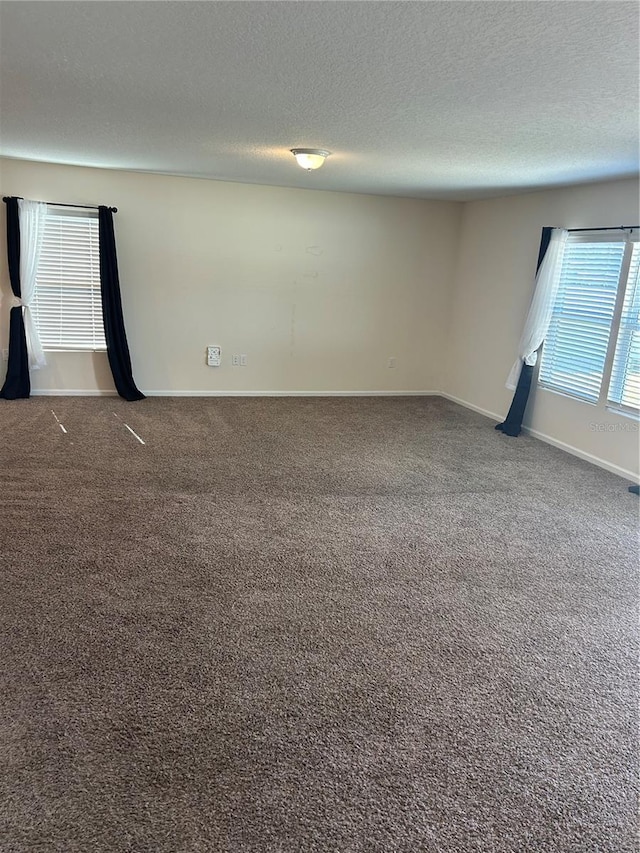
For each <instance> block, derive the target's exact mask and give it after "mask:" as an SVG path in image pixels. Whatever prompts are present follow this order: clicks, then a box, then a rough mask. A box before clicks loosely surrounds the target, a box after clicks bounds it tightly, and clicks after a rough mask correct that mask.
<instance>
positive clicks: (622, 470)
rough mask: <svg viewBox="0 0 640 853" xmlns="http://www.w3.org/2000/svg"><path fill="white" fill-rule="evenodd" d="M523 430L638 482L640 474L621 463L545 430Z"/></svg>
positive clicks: (527, 428) (573, 454)
mask: <svg viewBox="0 0 640 853" xmlns="http://www.w3.org/2000/svg"><path fill="white" fill-rule="evenodd" d="M522 431H523V432H525V433H527V435H531V436H533V438H537V439H539V440H540V441H544V442H545V444H551V445H553V447H558V448H559V449H560V450H564V451H565V452H566V453H570V454H571V455H572V456H577V457H578V458H579V459H584V460H585V462H591V464H592V465H597V466H598V468H604V469H605V470H606V471H610V472H611V473H612V474H617V475H618V476H619V477H624V479H625V480H631V482H632V483H637V482H638V475H637V474H634V473H633V471H628V470H627V469H626V468H621V467H620V466H619V465H614V464H613V463H612V462H607V460H606V459H601V458H600V457H599V456H594V455H593V454H592V453H586V452H585V451H584V450H579V449H578V448H577V447H574V446H573V445H571V444H566V442H564V441H559V440H558V439H557V438H553V437H552V436H550V435H546V433H544V432H540V431H539V430H537V429H529V427H522Z"/></svg>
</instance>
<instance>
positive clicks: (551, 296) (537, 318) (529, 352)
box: [505, 228, 569, 391]
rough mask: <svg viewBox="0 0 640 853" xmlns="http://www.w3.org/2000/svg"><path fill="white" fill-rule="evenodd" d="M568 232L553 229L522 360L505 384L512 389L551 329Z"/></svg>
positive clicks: (526, 328)
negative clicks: (521, 371) (523, 368)
mask: <svg viewBox="0 0 640 853" xmlns="http://www.w3.org/2000/svg"><path fill="white" fill-rule="evenodd" d="M568 234H569V232H568V231H567V230H566V228H554V229H553V230H552V232H551V239H550V241H549V246H548V247H547V251H546V253H545V256H544V260H543V261H542V263H541V264H540V269H539V270H538V274H537V275H536V288H535V291H534V294H533V299H532V300H531V307H530V308H529V313H528V314H527V320H526V323H525V324H524V329H523V330H522V335H521V337H520V343H519V344H518V359H517V361H516V362H515V363H514V365H513V367H512V368H511V373H510V374H509V376H508V378H507V381H506V383H505V384H506V387H507V388H510V389H511V390H512V391H513V390H515V388H516V385H517V384H518V378H519V377H520V370H521V368H522V362H523V361H524V363H525V364H531V365H533V364H535V363H536V360H537V357H538V350H539V349H540V347H541V346H542V344H543V343H544V339H545V337H546V335H547V332H548V331H549V323H550V322H551V314H552V312H553V304H554V302H555V299H556V294H557V292H558V282H559V281H560V267H561V265H562V256H563V254H564V247H565V246H566V244H567V235H568Z"/></svg>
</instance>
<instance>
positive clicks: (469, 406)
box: [440, 391, 504, 423]
mask: <svg viewBox="0 0 640 853" xmlns="http://www.w3.org/2000/svg"><path fill="white" fill-rule="evenodd" d="M440 396H441V397H444V398H445V399H446V400H451V402H452V403H457V404H458V405H459V406H464V407H465V409H473V411H474V412H478V414H480V415H484V416H485V418H492V420H494V421H497V422H498V423H501V422H502V421H503V420H504V415H497V414H496V413H495V412H490V411H489V410H488V409H481V408H480V406H475V405H474V404H473V403H467V401H466V400H461V399H460V398H459V397H454V396H453V395H452V394H445V393H444V391H441V392H440Z"/></svg>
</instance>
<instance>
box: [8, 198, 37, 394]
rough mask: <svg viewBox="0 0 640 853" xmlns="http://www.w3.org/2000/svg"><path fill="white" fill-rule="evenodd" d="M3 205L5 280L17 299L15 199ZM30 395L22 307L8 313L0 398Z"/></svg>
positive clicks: (18, 229)
mask: <svg viewBox="0 0 640 853" xmlns="http://www.w3.org/2000/svg"><path fill="white" fill-rule="evenodd" d="M5 204H6V205H7V260H8V263H9V280H10V282H11V290H12V291H13V295H14V296H17V297H18V298H20V297H21V296H22V291H21V290H20V212H19V210H18V199H17V198H6V199H5ZM30 394H31V379H30V378H29V355H28V353H27V336H26V335H25V331H24V319H23V317H22V308H21V307H20V306H19V305H18V306H16V307H15V308H12V309H11V312H10V314H9V361H8V364H7V375H6V378H5V381H4V385H3V386H2V389H0V397H4V398H5V399H6V400H18V399H22V398H25V397H29V396H30Z"/></svg>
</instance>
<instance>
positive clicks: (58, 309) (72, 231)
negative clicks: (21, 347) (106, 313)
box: [32, 211, 106, 350]
mask: <svg viewBox="0 0 640 853" xmlns="http://www.w3.org/2000/svg"><path fill="white" fill-rule="evenodd" d="M32 311H33V315H34V319H35V322H36V325H37V326H38V331H39V332H40V339H41V341H42V346H43V348H44V349H45V350H100V349H106V342H105V338H104V326H103V323H102V302H101V298H100V256H99V244H98V220H97V217H96V215H95V214H94V213H93V212H91V213H86V214H84V213H76V212H73V213H68V212H64V213H56V212H51V211H49V214H48V216H47V223H46V226H45V232H44V237H43V241H42V253H41V256H40V263H39V264H38V275H37V277H36V294H35V299H34V302H33V306H32Z"/></svg>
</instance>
